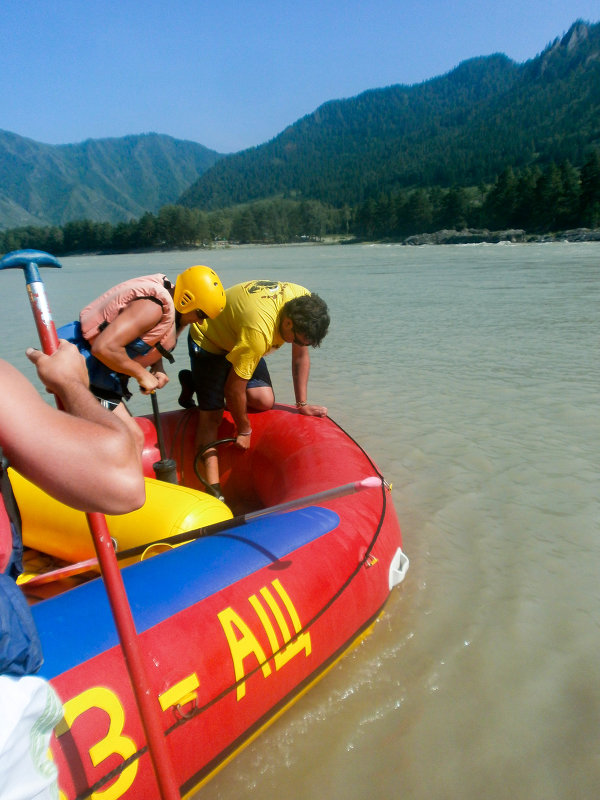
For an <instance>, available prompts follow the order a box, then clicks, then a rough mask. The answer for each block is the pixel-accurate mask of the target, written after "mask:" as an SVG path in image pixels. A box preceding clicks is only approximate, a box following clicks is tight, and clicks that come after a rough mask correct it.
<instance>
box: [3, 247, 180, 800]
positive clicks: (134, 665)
mask: <svg viewBox="0 0 600 800" xmlns="http://www.w3.org/2000/svg"><path fill="white" fill-rule="evenodd" d="M38 265H40V266H52V267H60V263H59V262H58V261H57V260H56V259H55V258H54V257H53V256H50V255H48V253H42V252H40V251H36V250H23V251H16V252H15V253H9V254H8V255H7V256H5V257H4V258H3V259H2V261H0V269H7V268H10V267H20V268H22V269H23V270H24V272H25V280H26V282H27V292H28V294H29V301H30V303H31V308H32V310H33V317H34V320H35V324H36V328H37V330H38V335H39V338H40V343H41V345H42V350H43V351H44V353H46V354H47V355H51V354H52V353H54V351H55V350H56V349H57V348H58V336H57V334H56V328H55V326H54V321H53V320H52V315H51V313H50V308H49V306H48V301H47V299H46V292H45V289H44V284H43V283H42V280H41V278H40V275H39V271H38V268H37V267H38ZM59 406H60V404H59ZM86 517H87V521H88V525H89V528H90V531H91V534H92V538H93V540H94V547H95V549H96V554H97V556H98V561H99V563H100V569H101V571H102V577H103V579H104V583H105V585H106V593H107V595H108V599H109V602H110V606H111V609H112V613H113V617H114V619H115V625H116V627H117V632H118V634H119V640H120V642H121V648H122V650H123V654H124V656H125V663H126V665H127V670H128V672H129V677H130V679H131V685H132V687H133V691H134V695H135V699H136V702H137V706H138V710H139V712H140V717H141V720H142V724H143V726H144V731H145V733H146V739H147V741H148V749H149V752H150V757H151V759H152V764H153V766H154V772H155V775H156V779H157V782H158V786H159V789H160V794H161V797H162V798H163V800H180V797H181V795H180V792H179V788H178V786H177V781H176V779H175V774H174V772H173V765H172V763H171V760H170V758H169V755H168V751H167V745H166V740H165V736H164V731H163V728H162V725H161V720H160V716H159V705H158V703H157V702H156V700H155V699H154V698H153V697H152V696H151V692H150V681H149V680H148V673H147V671H146V665H145V663H144V660H143V658H142V654H141V650H140V646H139V640H138V638H137V631H136V629H135V623H134V621H133V615H132V613H131V608H130V606H129V602H128V600H127V594H126V592H125V586H124V584H123V577H122V575H121V572H120V570H119V567H118V564H117V559H116V557H115V551H114V549H113V546H112V542H111V538H110V534H109V532H108V527H107V525H106V518H105V516H104V515H103V514H99V513H95V512H94V513H88V514H86Z"/></svg>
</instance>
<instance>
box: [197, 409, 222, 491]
mask: <svg viewBox="0 0 600 800" xmlns="http://www.w3.org/2000/svg"><path fill="white" fill-rule="evenodd" d="M222 419H223V411H222V409H219V410H218V411H199V412H198V428H197V430H196V450H200V449H201V448H202V447H206V445H207V444H210V442H215V441H216V440H217V436H218V430H219V425H220V423H221V420H222ZM202 461H203V463H204V474H205V478H206V480H207V482H208V483H210V484H211V485H212V484H216V483H219V459H218V457H217V449H216V447H213V448H211V449H210V450H207V451H206V453H205V454H204V456H203V457H202Z"/></svg>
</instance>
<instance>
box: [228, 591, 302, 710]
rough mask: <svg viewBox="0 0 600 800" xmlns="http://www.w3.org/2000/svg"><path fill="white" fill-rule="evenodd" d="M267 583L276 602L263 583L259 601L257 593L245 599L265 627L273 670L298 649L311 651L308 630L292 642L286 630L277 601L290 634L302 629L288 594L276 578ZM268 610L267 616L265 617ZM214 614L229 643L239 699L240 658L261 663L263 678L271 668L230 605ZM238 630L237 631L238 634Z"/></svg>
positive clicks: (243, 691)
mask: <svg viewBox="0 0 600 800" xmlns="http://www.w3.org/2000/svg"><path fill="white" fill-rule="evenodd" d="M271 586H272V587H273V589H274V590H275V592H276V594H277V596H278V598H279V601H278V600H277V599H276V598H275V596H274V594H273V592H272V591H271V589H270V588H269V587H267V586H264V587H263V588H262V589H261V590H260V596H261V598H262V600H261V599H260V598H259V597H257V595H255V594H253V595H251V596H250V597H249V598H248V602H249V603H250V605H251V606H252V608H253V609H254V611H255V612H256V615H257V617H258V619H259V620H260V623H261V624H262V626H263V628H264V630H265V633H266V635H267V638H268V640H269V646H270V648H271V655H270V656H269V658H270V657H274V663H275V670H276V671H277V670H280V669H281V668H282V667H283V666H285V664H287V663H288V662H289V661H290V659H292V658H293V657H294V656H296V655H298V654H299V653H301V652H302V651H304V653H305V655H306V656H309V655H310V653H311V641H310V634H309V633H308V632H305V633H302V634H300V636H296V638H295V640H294V641H292V634H291V633H290V629H289V626H288V623H287V621H286V618H285V616H284V613H283V609H282V607H281V605H280V603H281V604H283V608H284V609H285V610H286V611H287V613H288V616H289V618H290V620H291V622H292V625H293V627H294V635H296V634H298V633H300V631H301V629H302V625H301V623H300V617H299V616H298V612H297V611H296V609H295V608H294V604H293V603H292V601H291V599H290V596H289V595H288V593H287V592H286V591H285V589H284V588H283V586H282V584H281V582H280V581H279V580H274V581H273V582H272V584H271ZM269 612H270V614H271V616H269ZM217 616H218V618H219V621H220V623H221V625H222V626H223V631H224V632H225V637H226V639H227V643H228V644H229V650H230V652H231V658H232V660H233V669H234V673H235V679H236V681H239V683H238V687H237V699H238V700H241V699H242V698H243V697H245V695H246V683H245V681H244V680H243V678H244V676H245V675H246V672H245V669H244V659H246V658H247V657H248V656H250V655H252V654H253V655H254V657H255V658H256V660H257V661H258V664H259V665H260V666H261V669H262V673H263V676H264V677H265V678H267V677H268V676H269V675H270V674H271V668H270V667H269V664H268V660H267V656H266V654H265V651H264V650H263V648H262V647H261V645H260V642H259V641H258V639H257V638H256V636H255V635H254V633H253V631H252V629H251V628H250V626H249V625H248V624H247V623H246V622H244V620H243V619H242V617H241V616H240V615H239V614H238V613H237V612H235V611H234V610H233V609H232V608H226V609H225V610H224V611H221V612H220V613H219V614H218V615H217ZM272 620H274V621H275V623H276V625H277V627H278V628H279V633H280V636H281V639H279V638H278V636H277V633H276V631H275V626H274V625H273V621H272ZM236 631H237V632H236ZM238 633H239V634H240V635H239V636H238Z"/></svg>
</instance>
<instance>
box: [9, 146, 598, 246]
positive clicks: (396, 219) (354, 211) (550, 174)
mask: <svg viewBox="0 0 600 800" xmlns="http://www.w3.org/2000/svg"><path fill="white" fill-rule="evenodd" d="M576 227H588V228H598V227H600V150H593V151H592V152H591V153H590V155H589V157H588V158H587V160H586V161H585V163H584V165H583V166H582V167H581V169H577V168H576V167H574V166H572V165H571V164H570V162H569V161H564V162H562V163H561V164H554V163H550V164H549V165H548V166H547V167H545V168H542V167H537V166H536V167H525V168H522V169H520V170H519V169H516V168H512V167H509V168H507V169H505V170H504V171H503V172H502V173H501V174H500V175H498V177H497V179H496V180H495V182H494V183H493V184H491V185H490V186H480V187H467V188H465V187H461V186H453V187H449V188H440V187H428V188H413V189H401V190H398V191H397V192H395V193H394V194H385V193H381V194H379V195H377V196H371V197H369V198H368V199H366V200H365V201H364V202H362V203H361V204H359V205H358V206H354V207H350V206H342V207H334V206H332V205H328V204H326V203H323V202H320V201H317V200H298V199H295V198H293V197H280V198H275V199H270V200H258V201H255V202H253V203H247V204H244V205H241V206H235V207H233V208H223V209H218V210H216V211H211V212H205V211H202V210H200V209H197V208H187V207H184V206H180V205H167V206H163V207H162V208H161V209H160V210H159V211H158V213H157V214H150V213H147V214H144V215H143V216H142V217H141V218H140V219H138V220H131V221H129V222H120V223H117V224H115V225H113V224H111V223H108V222H102V223H97V222H91V221H89V220H79V221H74V222H68V223H67V224H66V225H64V226H62V227H58V226H48V227H35V226H26V227H21V228H13V229H11V230H6V231H3V232H0V250H1V251H2V252H4V253H6V252H9V251H11V250H20V249H27V248H33V249H39V250H45V251H47V252H50V253H54V254H55V255H66V254H68V253H78V252H131V251H135V250H144V249H148V250H154V249H174V248H181V247H210V246H213V245H214V244H215V242H219V241H221V242H235V243H241V244H246V243H267V244H268V243H289V242H297V241H319V240H321V239H322V238H323V237H324V236H327V235H334V234H335V235H340V236H343V237H347V238H349V239H350V238H358V239H362V240H380V239H390V240H394V241H402V240H403V239H404V238H406V237H408V236H412V235H415V234H420V233H432V232H434V231H437V230H441V229H456V230H462V229H465V228H478V229H488V230H496V231H497V230H504V229H511V228H518V229H522V230H525V231H526V232H527V233H532V234H541V233H549V232H558V231H562V230H567V229H570V228H576Z"/></svg>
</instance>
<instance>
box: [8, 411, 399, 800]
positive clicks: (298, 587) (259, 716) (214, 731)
mask: <svg viewBox="0 0 600 800" xmlns="http://www.w3.org/2000/svg"><path fill="white" fill-rule="evenodd" d="M161 419H162V430H163V436H164V443H165V446H166V449H167V451H168V455H169V456H170V457H171V458H173V459H174V460H175V461H176V464H177V470H178V476H179V483H180V484H181V485H182V486H186V487H190V488H191V489H194V490H197V495H198V496H200V490H202V484H201V482H200V480H199V478H198V476H197V473H196V469H195V464H194V461H195V451H194V438H195V430H196V412H195V411H194V409H190V410H186V411H174V412H169V413H166V414H163V415H162V417H161ZM251 421H252V429H253V435H252V445H251V448H250V450H249V451H248V452H242V451H240V450H238V449H237V448H235V447H234V446H233V445H231V444H223V445H220V446H219V456H220V464H221V478H222V480H221V483H222V486H223V491H224V495H225V499H226V503H227V505H228V506H229V508H230V509H231V513H233V515H234V518H233V521H231V520H230V521H225V522H224V523H223V526H224V527H222V528H221V530H218V527H219V526H218V525H217V526H216V527H215V526H212V527H211V526H209V527H208V528H207V530H206V532H205V535H199V534H198V532H197V531H196V532H194V533H190V534H189V536H187V535H186V536H185V537H183V538H188V539H189V541H188V542H187V543H185V544H182V545H181V546H177V547H173V548H171V549H166V551H165V552H161V553H159V554H157V555H154V556H153V557H152V558H145V559H144V560H141V561H140V560H139V555H136V554H135V553H134V555H132V556H131V558H130V559H129V560H130V561H131V560H132V559H135V560H134V563H129V565H128V566H125V567H124V568H123V570H122V575H123V580H124V584H125V589H126V592H127V597H128V600H129V604H130V606H131V609H132V612H133V617H134V621H135V627H136V630H137V632H138V637H139V642H140V644H141V652H142V655H143V657H144V658H145V659H146V662H147V667H148V671H149V677H150V694H151V695H152V696H153V698H155V700H156V704H157V707H158V713H159V715H160V719H161V725H162V729H163V731H164V736H165V740H166V748H167V753H168V757H169V759H170V760H171V762H172V766H173V773H174V776H175V779H176V783H177V788H178V791H179V794H180V795H181V796H182V797H185V796H189V795H190V794H191V793H192V792H194V791H195V790H196V789H197V788H198V787H199V786H200V785H201V784H202V782H203V781H205V780H206V779H207V778H208V777H209V776H210V775H211V773H212V772H213V771H214V770H215V769H217V768H218V767H219V766H221V765H222V764H223V763H225V762H226V761H227V760H228V759H229V757H230V756H231V755H232V754H234V753H235V751H236V750H237V749H238V748H240V747H241V746H242V745H243V744H244V743H246V742H247V741H248V740H249V739H250V738H251V737H253V736H254V735H256V734H257V732H259V731H260V729H261V728H262V727H263V726H264V725H265V724H266V723H268V722H269V721H270V720H272V719H274V717H275V716H276V715H278V714H279V713H280V712H281V711H282V710H283V709H285V707H286V706H287V705H289V704H290V703H291V702H292V701H293V700H294V699H296V698H297V697H298V696H299V695H300V694H301V693H302V692H303V691H304V690H305V689H306V688H307V687H308V686H309V685H310V684H311V683H312V682H313V681H315V680H316V679H317V678H319V677H320V676H321V675H322V674H323V673H324V672H325V671H326V669H327V668H328V667H330V666H331V665H332V664H334V663H335V661H336V660H337V659H338V658H339V657H340V656H341V655H342V654H343V653H344V652H345V651H346V650H347V649H348V648H349V647H350V646H351V645H352V644H353V643H355V642H356V641H357V640H358V639H359V638H360V637H362V636H363V635H365V634H366V632H368V630H369V628H370V626H371V625H372V624H373V622H374V621H375V620H376V618H377V616H378V615H379V614H380V613H381V611H382V609H383V606H384V604H385V602H386V600H387V598H388V596H389V594H390V592H391V590H392V589H393V587H394V586H395V585H396V584H398V583H400V581H402V579H403V578H404V575H405V574H406V570H407V567H408V559H407V558H406V556H405V555H404V554H403V553H402V549H401V537H400V529H399V525H398V521H397V517H396V513H395V511H394V508H393V505H392V501H391V497H390V493H389V488H388V486H387V484H386V483H385V482H384V481H383V476H382V475H381V474H380V472H379V470H378V468H377V466H376V465H375V464H374V462H373V461H372V460H371V458H370V457H369V456H368V455H367V454H366V453H365V452H364V450H363V449H362V448H361V447H360V445H358V444H357V443H356V442H355V441H354V440H353V439H352V438H351V437H350V436H349V435H348V434H347V433H346V432H344V431H343V430H342V429H341V428H340V427H339V426H338V425H336V423H335V422H333V421H332V420H331V419H327V418H326V419H317V418H311V417H305V416H302V415H301V414H299V413H297V412H296V409H295V408H290V407H284V406H278V407H276V408H275V409H274V410H273V411H270V412H266V413H262V414H254V415H252V420H251ZM139 424H140V425H141V427H142V429H143V431H144V433H145V437H146V449H145V452H144V469H145V473H146V474H147V476H148V477H149V478H150V477H153V476H154V472H153V467H152V465H153V464H154V463H155V462H157V461H159V460H160V453H159V451H158V445H157V432H156V429H155V427H154V423H153V422H152V419H150V418H141V419H140V420H139ZM232 434H233V426H232V422H231V420H230V419H229V418H227V415H226V418H225V420H224V421H223V424H222V426H221V429H220V433H219V435H220V438H223V439H227V438H229V437H231V436H232ZM368 478H376V479H377V480H375V481H372V483H374V484H375V488H362V487H363V486H364V485H365V484H363V483H362V482H363V481H364V479H368ZM368 484H369V482H368V481H367V485H368ZM150 485H151V482H150V484H149V486H150ZM340 487H342V488H341V489H340ZM179 488H181V487H179ZM331 490H333V491H331ZM148 492H149V493H150V492H151V489H150V488H149V489H148ZM324 492H325V493H326V496H325V497H324V496H323V495H322V493H324ZM336 493H337V494H340V495H341V496H335V495H336ZM194 494H196V493H194ZM313 495H317V498H316V500H315V498H314V497H312V496H313ZM319 495H320V497H319ZM311 497H312V501H311ZM292 501H293V503H292ZM20 502H23V500H20ZM149 502H151V498H149ZM210 502H211V503H213V505H214V502H215V501H214V499H213V500H211V501H210ZM288 503H291V504H292V505H293V506H294V508H293V510H286V511H281V510H280V511H279V512H277V511H274V512H269V509H271V508H272V507H273V506H279V505H281V504H288ZM167 505H170V504H168V503H164V502H163V503H161V511H160V513H164V514H165V523H164V527H165V537H168V536H169V535H170V534H171V533H172V531H173V527H172V525H171V524H170V523H169V522H168V517H169V514H171V513H172V511H173V509H171V508H167V507H166V506H167ZM285 508H289V506H285ZM265 511H266V513H259V514H258V515H255V512H265ZM224 512H225V513H224V514H223V515H222V518H227V517H230V516H231V513H230V512H229V511H228V510H227V509H224ZM136 513H138V512H136ZM25 516H27V514H25ZM131 516H132V519H137V522H134V523H132V524H134V525H135V526H136V527H137V528H138V530H137V532H136V535H140V534H141V535H142V538H144V533H145V531H144V526H145V525H146V524H147V523H144V522H143V517H142V518H140V517H137V518H135V516H134V515H131ZM140 520H141V521H140ZM152 522H153V526H149V528H150V527H152V530H148V535H147V536H146V537H145V541H146V542H148V541H155V539H156V533H155V528H156V522H157V519H156V513H154V512H153V514H152ZM159 523H160V520H159ZM40 524H43V523H40V521H39V520H37V521H36V526H38V527H39V525H40ZM53 524H54V523H53V522H52V520H50V519H49V520H48V522H47V525H48V530H51V529H52V526H53ZM121 524H122V520H121ZM161 524H162V523H160V524H159V528H160V525H161ZM26 527H27V526H26ZM140 529H141V530H140ZM68 534H69V532H68V531H65V536H64V538H65V539H66V540H67V541H68V540H69V535H68ZM25 535H26V543H27V532H26V531H25ZM54 538H55V539H56V538H57V537H54ZM115 538H117V539H119V537H118V536H117V537H115ZM181 538H182V537H179V539H178V540H176V541H177V542H179V541H180V540H181ZM90 541H91V540H90ZM136 541H137V540H136ZM29 544H30V545H31V542H29ZM118 546H119V548H120V549H122V546H121V542H119V545H118ZM89 547H90V554H91V555H92V556H93V547H92V545H91V543H90V545H89ZM125 549H127V547H126V548H125ZM157 549H158V550H160V549H165V548H157ZM157 549H155V550H153V552H156V551H157ZM78 553H79V555H81V554H82V553H81V552H80V551H78ZM58 555H59V556H61V557H62V558H65V554H64V553H61V552H59V553H58ZM83 555H85V552H84V553H83ZM78 557H79V556H78ZM126 563H127V562H126ZM84 566H85V565H84ZM88 566H89V565H88ZM74 571H76V570H74ZM57 577H59V576H57ZM88 577H89V573H88ZM69 580H70V581H72V580H73V579H69ZM34 584H35V581H34ZM48 585H49V584H48V583H47V584H46V586H48ZM51 585H52V591H51V592H50V594H51V595H52V596H46V597H45V599H41V600H40V599H39V595H37V598H38V602H35V604H34V605H33V607H32V610H33V613H34V617H35V620H36V623H37V626H38V629H39V632H40V635H41V638H42V645H43V649H44V656H45V663H44V665H43V667H42V670H41V673H40V674H41V675H43V676H44V677H46V678H48V679H49V680H51V682H52V684H53V685H54V687H55V688H56V690H57V692H58V694H59V696H60V698H61V700H62V702H63V705H64V709H65V718H64V723H63V724H62V725H60V726H59V727H58V728H57V730H56V735H55V736H54V738H53V741H52V754H53V758H54V760H55V762H56V763H57V765H58V768H59V785H60V790H61V793H62V794H61V798H62V800H76V799H77V800H82V798H84V797H91V796H92V795H93V796H94V797H96V798H104V799H105V800H118V799H119V798H126V799H129V798H131V799H133V798H135V800H152V798H158V797H159V796H160V795H159V789H158V786H157V781H156V778H155V775H154V771H153V765H152V760H151V758H150V756H149V753H148V748H147V744H146V739H145V736H144V728H143V725H142V723H141V720H140V717H139V714H138V710H137V706H136V702H135V697H134V693H133V692H132V688H131V683H130V679H129V675H128V671H127V669H126V664H125V661H124V658H123V655H122V651H121V647H120V645H119V639H118V636H117V633H116V630H115V626H114V622H113V619H112V615H111V611H110V607H109V604H108V600H107V596H106V591H105V588H104V584H103V582H102V579H101V578H99V577H97V576H96V577H94V573H92V579H88V580H85V581H84V582H82V583H79V585H77V586H75V587H72V588H69V589H68V590H67V591H59V587H60V586H61V584H60V583H57V582H54V583H53V584H51ZM24 589H25V590H27V586H24ZM29 591H30V592H31V594H32V595H35V593H36V590H35V586H34V588H32V589H30V590H29Z"/></svg>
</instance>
